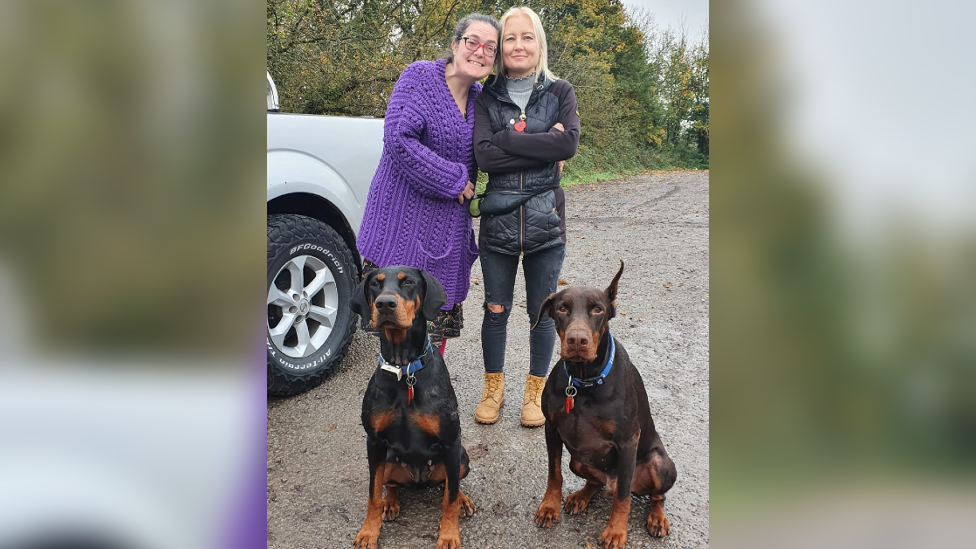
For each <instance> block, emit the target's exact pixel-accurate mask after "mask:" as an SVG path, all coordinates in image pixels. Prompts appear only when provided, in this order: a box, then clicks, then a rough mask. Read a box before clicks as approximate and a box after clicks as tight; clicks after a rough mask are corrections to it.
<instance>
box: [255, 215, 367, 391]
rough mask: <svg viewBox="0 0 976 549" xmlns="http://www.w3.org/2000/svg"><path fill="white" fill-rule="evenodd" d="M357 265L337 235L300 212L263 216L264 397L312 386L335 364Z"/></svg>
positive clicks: (352, 319) (351, 318)
mask: <svg viewBox="0 0 976 549" xmlns="http://www.w3.org/2000/svg"><path fill="white" fill-rule="evenodd" d="M358 275H359V270H358V268H357V266H356V262H355V259H354V258H353V254H352V252H350V250H349V247H348V246H347V245H346V243H345V241H344V240H343V239H342V237H341V236H340V235H339V233H337V232H336V231H335V229H333V228H332V227H330V226H329V225H328V224H327V223H324V222H322V221H319V220H317V219H313V218H311V217H306V216H303V215H292V214H287V215H285V214H282V215H269V216H268V285H267V288H268V324H267V344H268V394H270V395H277V396H288V395H294V394H298V393H301V392H304V391H307V390H309V389H311V388H313V387H316V386H317V385H319V384H320V383H322V380H324V379H325V378H326V377H328V376H329V374H331V373H332V372H333V371H334V370H335V368H336V367H338V365H339V364H340V363H341V362H342V359H343V357H344V356H345V355H346V351H347V350H348V348H349V343H350V342H351V341H352V336H353V333H354V332H355V331H356V318H357V317H356V315H354V314H353V312H352V310H351V309H350V308H349V306H348V303H349V298H350V296H352V292H353V290H354V289H355V287H356V282H357V280H358Z"/></svg>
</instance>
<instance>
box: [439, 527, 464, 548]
mask: <svg viewBox="0 0 976 549" xmlns="http://www.w3.org/2000/svg"><path fill="white" fill-rule="evenodd" d="M437 549H461V532H460V531H459V530H458V529H457V528H451V529H448V530H446V531H445V530H444V529H443V528H442V529H441V533H440V535H439V536H438V537H437Z"/></svg>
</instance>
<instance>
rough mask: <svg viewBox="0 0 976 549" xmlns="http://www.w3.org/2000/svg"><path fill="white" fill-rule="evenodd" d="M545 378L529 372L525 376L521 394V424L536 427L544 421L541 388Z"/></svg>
mask: <svg viewBox="0 0 976 549" xmlns="http://www.w3.org/2000/svg"><path fill="white" fill-rule="evenodd" d="M545 386H546V378H544V377H538V376H534V375H532V374H529V375H528V376H526V378H525V392H524V394H523V396H522V425H524V426H526V427H538V426H540V425H544V424H545V423H546V416H544V415H542V389H543V387H545Z"/></svg>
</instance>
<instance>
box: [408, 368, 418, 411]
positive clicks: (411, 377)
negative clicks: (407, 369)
mask: <svg viewBox="0 0 976 549" xmlns="http://www.w3.org/2000/svg"><path fill="white" fill-rule="evenodd" d="M414 383H417V378H416V377H415V376H414V375H413V374H407V406H410V401H412V400H413V384H414Z"/></svg>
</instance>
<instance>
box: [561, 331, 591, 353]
mask: <svg viewBox="0 0 976 549" xmlns="http://www.w3.org/2000/svg"><path fill="white" fill-rule="evenodd" d="M566 345H568V346H569V348H570V350H572V351H576V352H581V351H585V350H587V349H588V348H589V346H590V334H589V332H586V331H583V330H573V331H570V332H566Z"/></svg>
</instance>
